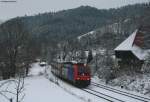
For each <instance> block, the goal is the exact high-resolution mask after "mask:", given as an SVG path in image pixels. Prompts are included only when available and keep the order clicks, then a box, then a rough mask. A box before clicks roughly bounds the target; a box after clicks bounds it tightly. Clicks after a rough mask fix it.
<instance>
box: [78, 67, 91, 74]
mask: <svg viewBox="0 0 150 102" xmlns="http://www.w3.org/2000/svg"><path fill="white" fill-rule="evenodd" d="M78 75H89V71H88V69H87V68H86V67H84V66H79V68H78Z"/></svg>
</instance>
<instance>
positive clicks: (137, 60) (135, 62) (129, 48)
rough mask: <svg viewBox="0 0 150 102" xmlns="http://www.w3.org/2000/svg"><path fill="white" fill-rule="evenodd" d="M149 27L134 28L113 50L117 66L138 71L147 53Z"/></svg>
mask: <svg viewBox="0 0 150 102" xmlns="http://www.w3.org/2000/svg"><path fill="white" fill-rule="evenodd" d="M149 35H150V27H141V28H139V29H137V30H135V31H134V32H133V33H132V34H131V35H130V36H129V37H128V38H127V39H126V40H124V41H123V42H122V43H121V44H119V45H118V46H117V47H116V48H115V49H114V50H115V56H116V58H117V60H118V65H119V68H121V69H127V70H129V69H130V70H135V71H140V70H141V68H142V65H143V63H144V61H145V60H146V59H147V56H148V54H149V48H148V47H149V46H150V42H149V40H150V36H149Z"/></svg>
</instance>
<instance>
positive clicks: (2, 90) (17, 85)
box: [0, 75, 25, 102]
mask: <svg viewBox="0 0 150 102" xmlns="http://www.w3.org/2000/svg"><path fill="white" fill-rule="evenodd" d="M12 87H13V88H12ZM24 90H25V84H24V77H23V76H21V75H19V77H18V78H17V79H10V80H7V81H5V82H3V83H2V84H0V95H1V96H3V97H4V98H5V99H7V100H8V101H9V102H22V100H23V99H24V97H25V93H24Z"/></svg>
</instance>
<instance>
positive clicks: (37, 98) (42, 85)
mask: <svg viewBox="0 0 150 102" xmlns="http://www.w3.org/2000/svg"><path fill="white" fill-rule="evenodd" d="M3 82H4V81H1V82H0V84H2V83H3ZM55 82H56V77H55V76H53V75H52V74H51V72H50V66H47V67H40V66H39V63H34V64H33V65H32V68H31V70H30V73H29V77H27V78H25V91H24V93H25V97H24V99H23V101H22V102H107V101H106V100H104V99H99V98H97V97H96V96H93V95H90V94H88V93H86V92H84V91H82V90H80V89H78V88H76V87H74V86H72V85H69V84H68V83H65V82H63V81H61V80H59V79H58V80H57V82H58V83H59V84H56V83H55ZM9 89H10V90H11V91H12V90H13V89H14V85H9ZM1 90H2V88H0V91H1ZM6 95H7V94H6ZM8 96H9V98H13V102H15V98H14V97H15V96H13V95H8ZM0 102H9V101H8V100H7V99H5V97H3V96H1V95H0Z"/></svg>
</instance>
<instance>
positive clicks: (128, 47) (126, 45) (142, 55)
mask: <svg viewBox="0 0 150 102" xmlns="http://www.w3.org/2000/svg"><path fill="white" fill-rule="evenodd" d="M137 32H138V30H135V32H133V33H132V34H131V35H130V36H129V37H128V38H127V39H126V40H125V41H123V42H122V43H121V44H120V45H119V46H117V47H116V48H115V51H131V52H132V53H133V54H134V55H135V56H136V57H138V58H139V59H140V60H145V59H146V57H147V55H148V50H143V49H142V48H140V47H138V46H137V45H135V44H133V42H134V39H135V36H136V34H137Z"/></svg>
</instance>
